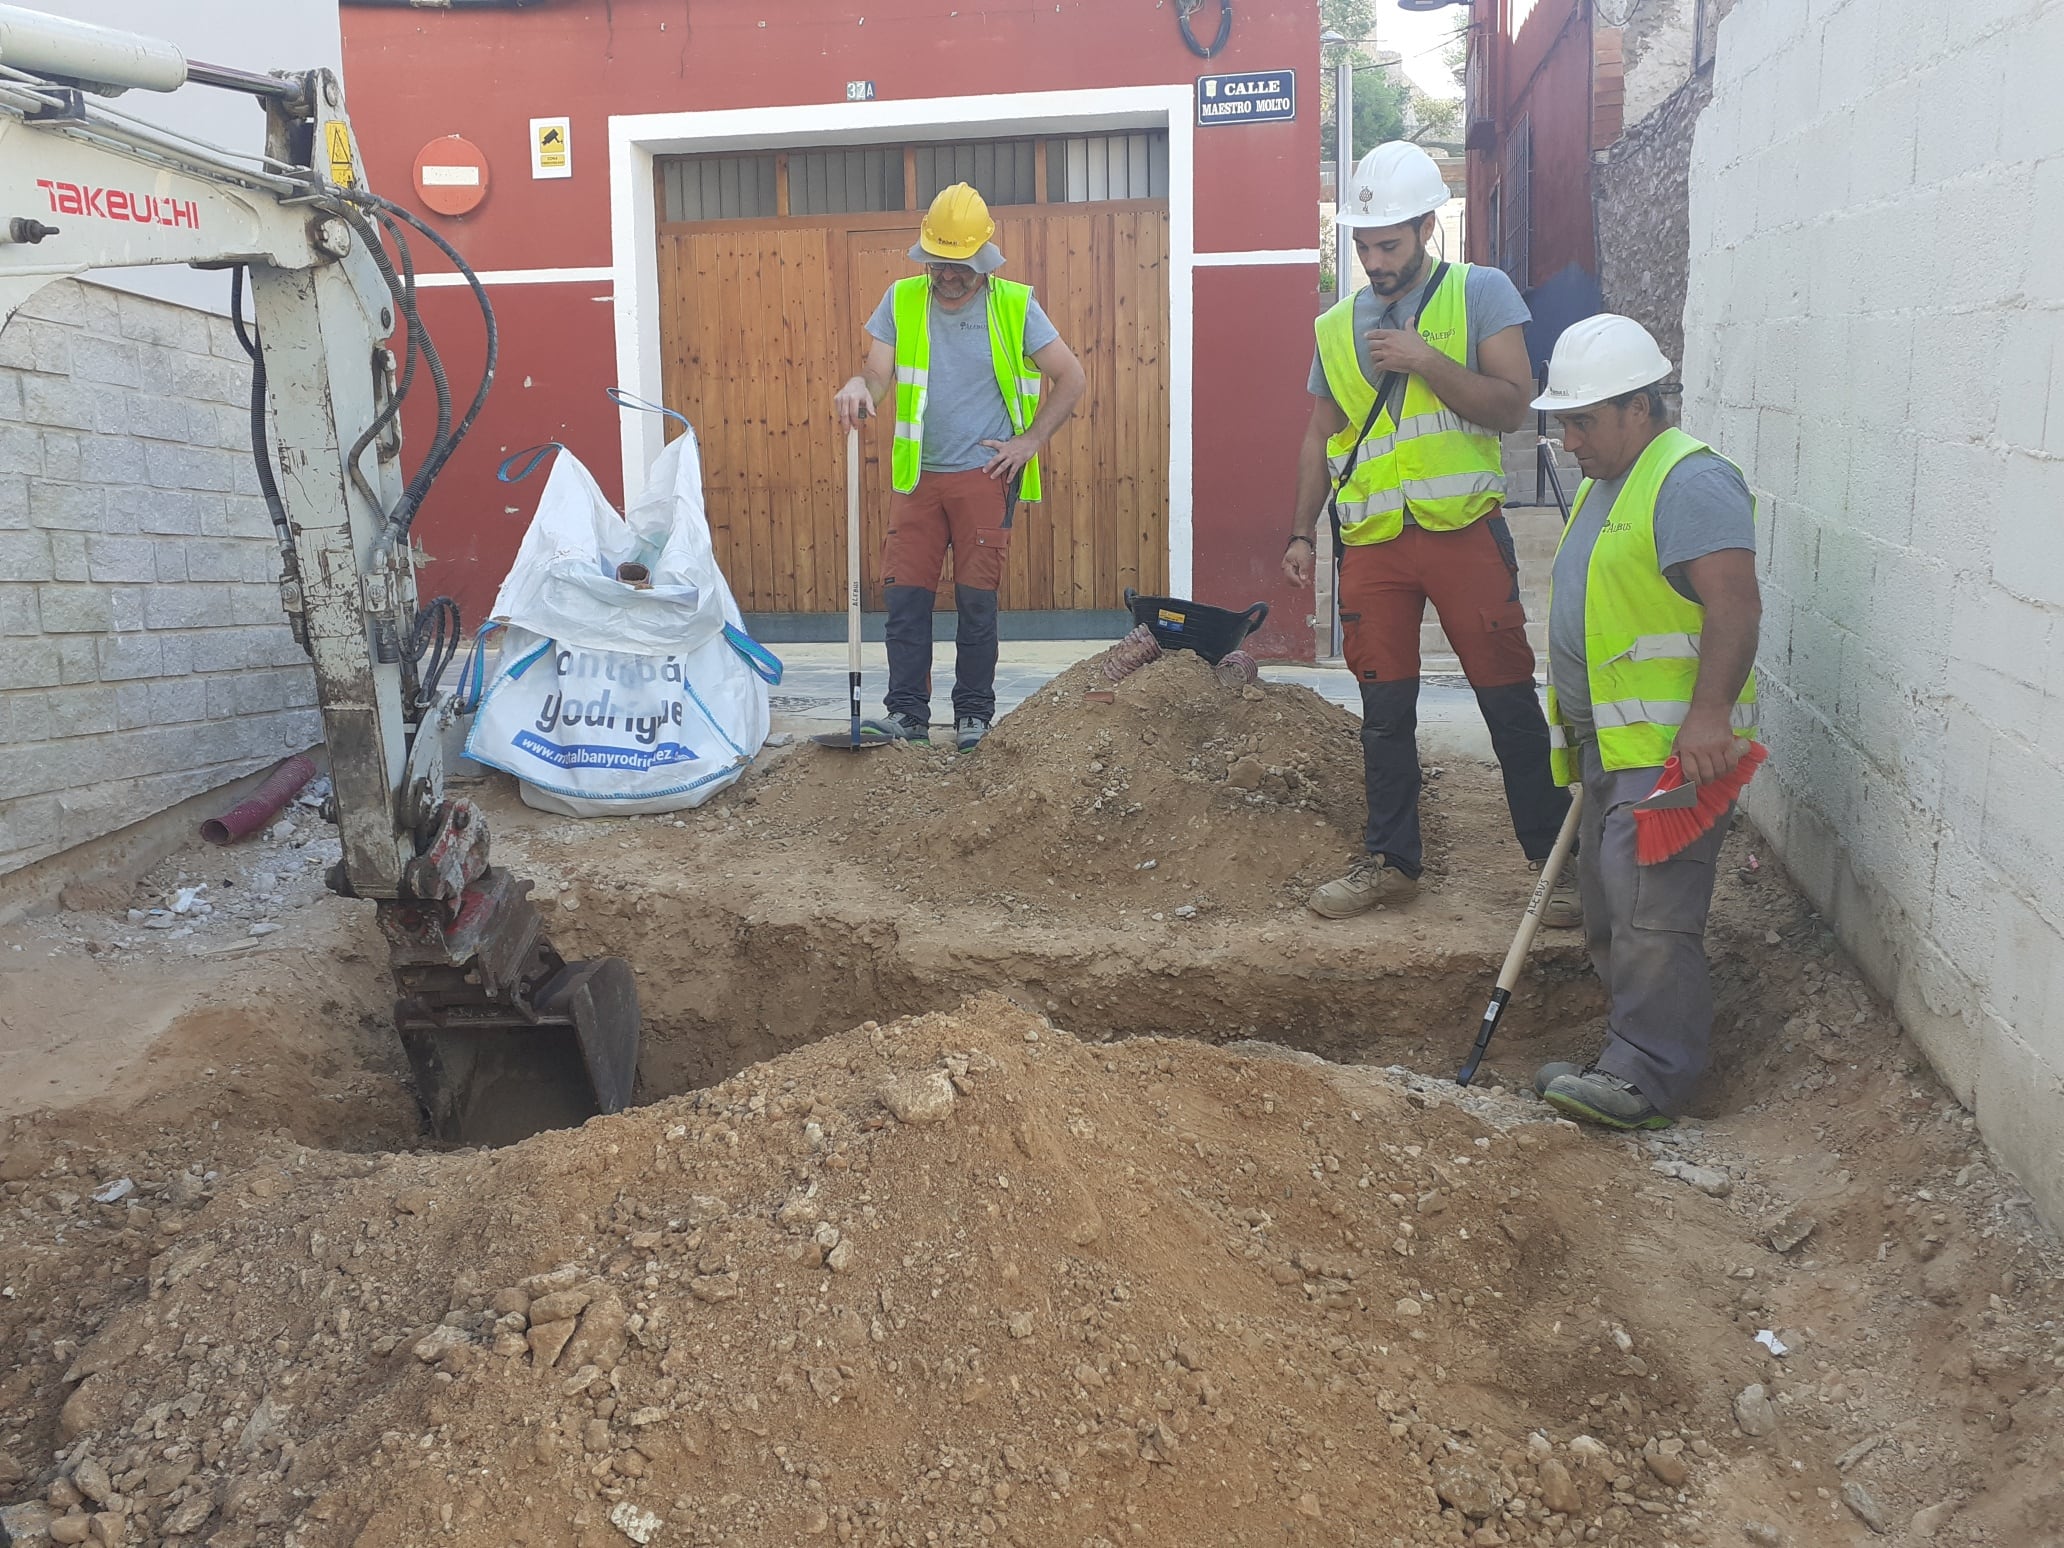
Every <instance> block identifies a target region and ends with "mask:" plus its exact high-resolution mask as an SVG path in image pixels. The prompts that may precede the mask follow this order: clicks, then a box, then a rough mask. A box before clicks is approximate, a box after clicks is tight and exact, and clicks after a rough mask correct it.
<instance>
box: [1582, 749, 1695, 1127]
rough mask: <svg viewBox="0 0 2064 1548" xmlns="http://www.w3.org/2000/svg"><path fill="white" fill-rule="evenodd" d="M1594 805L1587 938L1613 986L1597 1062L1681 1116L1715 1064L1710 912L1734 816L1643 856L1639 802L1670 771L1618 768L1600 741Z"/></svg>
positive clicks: (1589, 809)
mask: <svg viewBox="0 0 2064 1548" xmlns="http://www.w3.org/2000/svg"><path fill="white" fill-rule="evenodd" d="M1581 753H1582V760H1583V779H1584V811H1583V815H1582V817H1580V818H1579V819H1578V833H1577V842H1578V849H1577V881H1578V885H1579V886H1580V887H1581V888H1582V890H1583V895H1584V943H1585V945H1586V946H1588V947H1589V948H1590V951H1591V965H1592V966H1593V967H1594V968H1595V969H1597V971H1598V977H1599V979H1600V980H1601V981H1602V982H1603V983H1604V984H1605V1001H1606V1041H1605V1051H1604V1052H1603V1053H1601V1054H1600V1055H1599V1056H1598V1058H1597V1059H1596V1060H1595V1061H1594V1062H1595V1064H1596V1066H1597V1068H1599V1069H1601V1070H1604V1071H1605V1072H1606V1073H1607V1074H1608V1075H1617V1076H1618V1077H1619V1078H1620V1079H1621V1080H1624V1081H1629V1082H1631V1083H1632V1084H1634V1085H1636V1086H1638V1087H1640V1088H1641V1094H1642V1095H1643V1096H1645V1097H1647V1098H1648V1100H1649V1101H1651V1102H1652V1103H1654V1104H1655V1105H1656V1106H1657V1107H1658V1108H1660V1109H1661V1110H1662V1111H1663V1112H1666V1113H1681V1112H1683V1111H1685V1110H1686V1109H1687V1108H1688V1107H1689V1106H1690V1105H1691V1102H1692V1100H1693V1098H1694V1097H1695V1096H1696V1094H1697V1091H1698V1084H1699V1080H1700V1078H1701V1077H1702V1076H1703V1075H1704V1074H1705V1071H1706V1058H1707V1047H1708V1044H1709V1042H1710V1041H1711V1038H1712V1032H1713V985H1712V981H1711V978H1710V976H1709V975H1708V973H1707V970H1706V915H1707V913H1708V911H1709V910H1710V909H1711V908H1712V904H1713V879H1714V871H1715V866H1716V864H1717V862H1718V860H1719V857H1720V845H1721V841H1722V840H1723V839H1725V838H1726V836H1727V828H1728V824H1729V823H1730V822H1731V821H1732V820H1733V813H1732V812H1730V813H1729V814H1728V815H1727V816H1726V817H1725V818H1722V819H1721V820H1720V821H1719V822H1718V823H1716V824H1714V826H1713V829H1712V831H1711V832H1709V833H1706V834H1703V835H1701V836H1700V837H1699V838H1698V840H1697V841H1695V842H1694V843H1693V844H1692V845H1691V846H1690V848H1688V849H1686V850H1685V851H1684V852H1683V853H1682V854H1679V855H1673V856H1671V857H1670V858H1669V859H1668V860H1665V861H1663V862H1662V863H1661V864H1660V865H1640V864H1637V863H1636V861H1635V858H1634V803H1635V802H1636V801H1639V800H1640V799H1641V798H1642V797H1643V796H1645V795H1647V794H1648V793H1649V792H1650V791H1652V790H1654V789H1655V787H1656V780H1657V778H1658V777H1659V776H1660V775H1661V773H1662V770H1661V769H1620V770H1618V771H1616V772H1612V773H1608V772H1606V769H1605V767H1604V765H1603V763H1602V762H1601V761H1600V759H1599V756H1598V743H1597V742H1596V741H1595V740H1590V739H1587V740H1586V741H1585V742H1584V743H1583V746H1582V749H1581Z"/></svg>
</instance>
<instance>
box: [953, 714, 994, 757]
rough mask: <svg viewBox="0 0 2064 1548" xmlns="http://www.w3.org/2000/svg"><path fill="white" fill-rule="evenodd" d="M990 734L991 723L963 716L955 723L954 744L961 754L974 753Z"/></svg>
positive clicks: (971, 716) (970, 716)
mask: <svg viewBox="0 0 2064 1548" xmlns="http://www.w3.org/2000/svg"><path fill="white" fill-rule="evenodd" d="M988 734H989V722H988V721H986V720H978V719H976V718H975V717H974V716H973V715H963V716H961V717H960V718H959V719H958V720H956V721H954V722H953V743H954V746H955V747H956V748H957V749H959V750H960V751H961V752H973V751H974V750H975V749H976V748H977V747H979V746H980V745H981V743H982V738H983V737H985V736H987V735H988Z"/></svg>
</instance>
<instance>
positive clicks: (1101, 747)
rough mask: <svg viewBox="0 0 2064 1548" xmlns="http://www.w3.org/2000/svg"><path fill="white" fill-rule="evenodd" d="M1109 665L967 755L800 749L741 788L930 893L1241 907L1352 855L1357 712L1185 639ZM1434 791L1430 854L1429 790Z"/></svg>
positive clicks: (1239, 910)
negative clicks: (1255, 678)
mask: <svg viewBox="0 0 2064 1548" xmlns="http://www.w3.org/2000/svg"><path fill="white" fill-rule="evenodd" d="M1101 660H1102V658H1101V657H1096V658H1092V659H1090V660H1088V661H1083V662H1078V663H1077V664H1076V665H1075V666H1073V667H1071V668H1069V669H1068V670H1067V671H1066V672H1064V673H1062V674H1061V675H1060V676H1059V677H1057V678H1055V679H1054V680H1053V681H1052V682H1051V683H1049V684H1047V685H1046V686H1045V687H1044V688H1042V689H1041V690H1040V691H1039V693H1038V694H1037V695H1036V696H1035V697H1033V698H1030V699H1027V700H1026V701H1025V702H1024V703H1023V704H1022V705H1020V706H1019V707H1018V708H1017V709H1015V710H1013V711H1012V712H1011V713H1010V714H1009V715H1007V716H1005V717H1004V718H1003V719H1002V720H1000V721H998V722H997V724H996V728H995V730H994V731H992V732H991V733H990V734H989V736H988V737H987V738H986V739H985V740H984V741H983V743H982V745H981V747H980V748H979V749H978V750H977V751H976V752H974V753H971V754H968V755H965V756H963V755H960V754H956V753H955V752H954V751H953V749H952V746H951V742H950V738H948V737H945V736H943V735H942V736H941V738H940V745H938V746H935V747H933V748H930V749H924V748H916V747H901V746H899V747H896V748H893V749H889V750H886V751H882V752H875V753H867V754H861V755H857V756H856V755H853V754H850V753H841V752H826V751H821V750H819V749H815V748H809V749H804V750H802V755H801V756H791V757H788V758H785V759H783V760H782V761H781V762H780V763H779V764H777V765H776V766H775V767H774V769H773V770H771V771H770V773H769V775H768V777H767V778H766V779H764V780H763V781H761V782H760V783H759V784H758V785H757V786H756V787H755V789H754V790H753V792H752V798H756V799H757V802H758V805H759V807H760V809H761V813H762V815H764V816H770V817H772V818H774V819H775V822H774V826H775V828H776V831H778V832H781V833H784V834H791V833H792V834H797V835H807V836H811V837H819V836H822V837H826V838H829V839H830V840H831V841H833V842H834V843H836V844H838V845H840V846H841V847H843V848H845V849H847V850H849V851H860V852H864V853H865V854H867V855H868V856H870V857H871V858H872V859H873V860H874V861H875V862H876V863H878V864H880V865H882V866H884V867H886V868H887V869H888V870H889V871H890V872H891V873H892V874H895V875H897V876H898V877H900V878H904V879H907V881H908V883H909V885H910V886H911V887H912V889H913V890H915V891H916V892H918V893H919V894H921V895H924V896H932V897H950V898H954V899H968V898H991V897H997V896H1001V895H1003V894H1006V893H1007V894H1009V895H1010V896H1011V897H1013V898H1014V899H1016V900H1018V901H1022V902H1025V903H1028V904H1030V905H1032V906H1033V907H1035V908H1037V907H1051V908H1067V909H1069V910H1071V911H1075V912H1079V908H1078V907H1077V905H1080V904H1083V903H1088V904H1089V905H1091V906H1093V907H1095V906H1102V905H1109V904H1113V903H1116V904H1119V905H1128V904H1137V903H1139V902H1141V901H1142V900H1152V901H1154V902H1156V903H1157V904H1158V903H1161V902H1165V903H1166V904H1167V906H1168V908H1169V909H1170V910H1174V909H1178V908H1190V909H1193V910H1195V911H1196V914H1198V915H1208V914H1245V913H1251V912H1254V911H1257V910H1259V909H1265V908H1274V907H1276V906H1278V905H1279V904H1280V903H1281V902H1283V901H1284V900H1285V899H1287V898H1301V897H1302V896H1303V895H1304V894H1305V893H1306V892H1307V891H1308V890H1309V889H1310V888H1311V887H1312V886H1314V885H1316V884H1317V883H1319V882H1321V881H1324V880H1327V879H1329V878H1330V877H1332V876H1334V875H1336V874H1337V873H1338V872H1339V871H1340V870H1341V869H1342V867H1343V866H1344V865H1345V864H1346V862H1347V861H1348V860H1349V859H1351V858H1352V857H1353V856H1354V855H1355V854H1357V853H1359V851H1360V847H1361V846H1360V833H1361V827H1362V822H1363V817H1364V805H1363V794H1362V762H1361V744H1360V741H1359V736H1360V722H1358V721H1357V720H1356V719H1355V718H1354V717H1353V716H1351V715H1349V714H1347V713H1346V712H1345V711H1344V710H1341V709H1339V708H1338V707H1337V706H1335V705H1332V704H1329V703H1327V702H1326V701H1325V700H1324V699H1322V698H1320V697H1319V696H1318V695H1317V694H1315V693H1313V692H1312V691H1311V690H1310V689H1308V688H1304V687H1301V686H1298V685H1293V684H1279V683H1250V684H1244V685H1242V684H1238V683H1234V684H1231V685H1228V684H1226V683H1223V682H1221V681H1220V680H1219V678H1218V677H1217V676H1216V675H1215V674H1214V673H1213V671H1212V669H1211V667H1210V666H1208V665H1206V664H1205V662H1204V661H1203V660H1202V659H1201V658H1200V657H1198V656H1195V655H1193V654H1191V653H1189V652H1187V651H1178V652H1173V653H1171V654H1169V655H1166V656H1163V657H1162V658H1160V659H1159V660H1158V661H1154V662H1150V663H1149V664H1148V665H1146V666H1144V667H1142V668H1140V669H1139V670H1137V671H1135V672H1133V673H1132V674H1131V675H1130V676H1128V677H1126V678H1124V679H1123V680H1121V681H1119V682H1117V683H1111V682H1109V681H1108V680H1107V679H1106V678H1105V677H1104V675H1103V672H1102V669H1101V664H1100V663H1101ZM1092 693H1095V694H1097V695H1098V697H1094V698H1092V697H1090V695H1091V694H1092ZM827 764H832V765H834V766H833V767H831V768H829V769H827V768H826V765H827ZM1428 795H1429V799H1428V801H1427V803H1426V821H1427V825H1428V828H1429V830H1430V832H1429V838H1430V840H1431V842H1430V847H1431V848H1433V849H1435V850H1436V851H1438V850H1439V849H1440V848H1441V844H1440V838H1441V832H1442V824H1443V810H1442V802H1441V800H1440V799H1439V795H1440V792H1439V788H1438V786H1435V787H1432V788H1430V789H1429V792H1428ZM1182 917H1185V918H1188V917H1191V916H1190V915H1187V914H1186V915H1183V916H1182Z"/></svg>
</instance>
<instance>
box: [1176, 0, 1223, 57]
mask: <svg viewBox="0 0 2064 1548" xmlns="http://www.w3.org/2000/svg"><path fill="white" fill-rule="evenodd" d="M1203 3H1204V0H1175V24H1176V25H1177V26H1178V27H1180V28H1182V37H1183V42H1185V43H1187V44H1188V45H1189V46H1190V52H1191V53H1193V54H1195V55H1196V56H1197V57H1198V58H1199V59H1212V58H1215V57H1217V55H1218V52H1219V50H1221V49H1223V48H1224V47H1225V46H1226V39H1228V38H1230V37H1231V36H1232V35H1233V0H1218V36H1217V37H1215V38H1213V39H1212V40H1211V46H1210V47H1209V48H1206V47H1205V46H1204V45H1203V44H1202V43H1199V42H1198V41H1197V34H1196V32H1195V31H1194V30H1193V29H1192V28H1191V26H1190V18H1191V16H1193V15H1195V14H1196V12H1197V9H1198V8H1199V7H1200V6H1202V5H1203Z"/></svg>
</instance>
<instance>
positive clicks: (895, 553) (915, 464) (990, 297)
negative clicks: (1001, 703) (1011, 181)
mask: <svg viewBox="0 0 2064 1548" xmlns="http://www.w3.org/2000/svg"><path fill="white" fill-rule="evenodd" d="M995 233H996V223H995V222H994V221H993V220H991V219H990V218H989V208H988V206H987V205H986V204H984V203H983V201H982V196H981V195H980V194H979V193H977V192H975V190H974V189H973V188H970V187H969V186H968V185H967V184H966V183H955V184H954V185H953V186H952V187H951V188H947V189H944V190H942V191H941V192H940V194H939V196H938V197H937V198H936V199H934V200H933V201H932V206H931V209H930V210H929V211H928V212H927V213H926V215H925V218H924V224H923V227H922V228H921V230H920V232H919V236H918V240H917V245H916V246H914V247H913V248H911V249H910V259H911V261H912V262H913V263H921V264H923V265H924V272H923V273H922V274H917V275H912V276H911V277H910V278H908V279H902V280H898V281H897V282H896V283H895V284H893V285H891V286H890V287H889V289H888V292H887V293H886V294H885V295H884V296H883V297H882V299H881V304H880V305H879V306H877V307H876V308H875V309H874V315H873V316H872V317H870V318H869V319H868V320H867V332H868V334H869V336H870V340H871V342H870V343H869V345H868V348H867V356H866V360H865V363H864V364H863V365H862V366H861V369H860V374H859V375H858V376H855V377H854V378H852V380H850V381H848V382H847V383H846V384H845V385H844V386H843V387H841V388H839V390H838V395H837V397H836V398H835V399H834V400H833V403H834V407H835V408H836V410H837V413H838V419H839V423H840V424H841V425H843V426H845V427H847V428H851V427H853V426H855V425H857V424H859V423H860V421H862V420H863V419H865V418H867V417H868V415H869V414H871V413H872V412H873V410H874V407H875V405H876V404H878V403H879V402H880V401H881V400H882V397H883V396H884V394H886V393H887V392H888V391H889V389H890V387H891V386H893V387H894V388H895V391H896V418H895V445H894V450H893V452H892V454H891V482H892V484H893V487H894V494H893V496H892V497H891V499H890V502H889V531H888V538H887V541H886V542H885V543H884V544H883V545H882V563H881V575H882V589H883V592H884V595H885V597H886V600H887V603H888V614H889V617H888V627H887V630H886V639H887V643H888V654H889V688H888V692H887V694H886V695H885V696H884V702H885V706H886V708H887V710H888V719H887V720H885V721H870V722H867V723H866V729H867V730H868V732H869V733H870V734H874V735H885V736H896V737H902V738H904V739H906V740H909V741H913V742H926V743H929V742H930V740H931V697H932V599H933V594H934V592H936V591H937V589H938V585H939V572H940V569H941V567H942V566H943V564H944V562H945V558H946V551H947V549H948V548H951V549H952V550H953V596H954V606H955V609H956V622H955V630H954V643H955V657H954V670H953V731H954V742H955V745H956V746H957V747H958V748H959V750H960V751H962V752H970V751H972V750H973V749H974V748H975V746H976V745H977V744H979V743H980V742H981V740H982V737H983V736H984V735H985V734H986V733H987V732H988V730H989V723H990V721H992V720H993V719H994V718H995V716H996V638H997V636H996V629H997V624H996V611H997V590H998V588H999V587H1000V586H1001V585H1002V583H1003V571H1004V564H1005V562H1006V561H1007V560H1008V559H1009V557H1010V542H1011V531H1012V527H1013V523H1014V521H1015V518H1016V513H1017V510H1018V508H1019V507H1020V506H1022V505H1027V504H1030V503H1032V502H1034V501H1036V500H1038V499H1039V497H1040V467H1039V453H1040V452H1041V451H1042V450H1044V449H1045V447H1046V445H1047V443H1048V442H1049V441H1051V440H1052V439H1053V435H1054V432H1055V431H1056V430H1058V429H1059V428H1060V427H1061V425H1062V423H1063V422H1064V421H1066V419H1067V418H1068V416H1069V415H1070V414H1072V413H1073V412H1074V410H1075V405H1076V403H1077V402H1078V401H1079V400H1080V399H1081V397H1082V389H1083V384H1084V379H1083V373H1082V366H1081V363H1080V362H1079V361H1077V360H1076V358H1075V355H1074V353H1073V351H1071V350H1070V349H1069V348H1068V346H1067V345H1066V344H1065V343H1063V342H1062V340H1061V336H1060V333H1059V331H1058V330H1057V329H1056V328H1055V327H1054V325H1053V323H1052V322H1051V321H1049V320H1048V318H1047V315H1046V313H1045V311H1044V310H1042V309H1041V307H1040V305H1039V302H1038V299H1037V298H1036V297H1035V296H1034V295H1033V294H1032V287H1031V286H1030V285H1019V284H1014V283H1012V282H1011V281H1009V280H1005V279H999V278H997V277H996V271H997V270H998V269H999V268H1001V267H1002V266H1003V261H1004V260H1003V254H1002V253H1000V252H998V251H997V249H996V244H995V243H994V242H993V241H991V240H990V238H991V237H993V236H994V235H995ZM1049 383H1050V386H1049V385H1047V384H1049Z"/></svg>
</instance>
